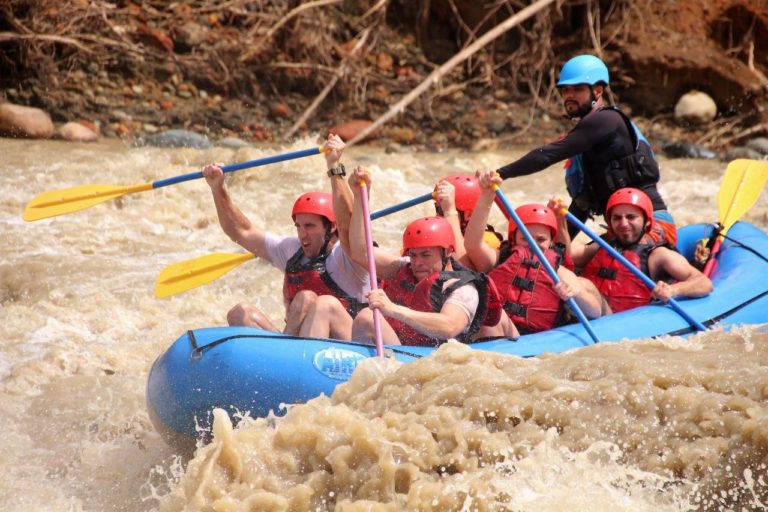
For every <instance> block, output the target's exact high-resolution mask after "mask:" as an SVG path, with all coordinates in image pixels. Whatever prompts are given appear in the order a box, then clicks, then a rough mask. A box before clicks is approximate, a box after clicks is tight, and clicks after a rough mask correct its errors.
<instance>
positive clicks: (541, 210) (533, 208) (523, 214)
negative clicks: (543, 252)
mask: <svg viewBox="0 0 768 512" xmlns="http://www.w3.org/2000/svg"><path fill="white" fill-rule="evenodd" d="M515 213H516V214H517V216H518V217H520V220H521V221H522V222H523V224H525V225H526V226H528V225H530V224H541V225H543V226H546V227H548V228H549V229H550V231H552V238H555V235H557V217H555V212H553V211H552V210H550V209H549V208H547V207H546V206H544V205H543V204H538V203H530V204H524V205H521V206H518V207H517V208H515ZM515 231H517V224H515V221H514V220H512V219H510V220H509V240H510V241H511V242H514V240H515Z"/></svg>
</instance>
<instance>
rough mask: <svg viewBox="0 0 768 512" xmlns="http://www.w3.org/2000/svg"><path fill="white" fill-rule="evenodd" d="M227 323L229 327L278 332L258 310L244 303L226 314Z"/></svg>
mask: <svg viewBox="0 0 768 512" xmlns="http://www.w3.org/2000/svg"><path fill="white" fill-rule="evenodd" d="M227 323H228V324H229V325H231V326H244V327H257V328H259V329H266V330H268V331H274V332H280V329H278V328H277V327H275V324H273V323H272V322H271V321H270V320H269V318H267V317H266V315H264V313H262V312H261V310H259V308H257V307H256V306H252V305H250V304H245V303H240V304H238V305H236V306H235V307H233V308H232V309H230V310H229V312H227Z"/></svg>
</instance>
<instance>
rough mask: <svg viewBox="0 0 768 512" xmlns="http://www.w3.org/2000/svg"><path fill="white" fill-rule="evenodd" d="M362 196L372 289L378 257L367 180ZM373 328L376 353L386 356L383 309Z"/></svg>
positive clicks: (375, 314)
mask: <svg viewBox="0 0 768 512" xmlns="http://www.w3.org/2000/svg"><path fill="white" fill-rule="evenodd" d="M360 198H361V200H362V203H363V226H364V227H365V243H366V249H367V251H368V277H369V279H370V282H371V290H375V289H376V288H377V287H378V279H377V277H376V259H375V258H374V255H373V235H372V234H371V215H370V213H369V209H368V188H367V187H366V186H365V182H362V183H361V184H360ZM373 330H374V333H375V336H376V354H377V355H378V356H379V357H384V341H383V340H382V337H381V311H379V310H378V309H374V310H373Z"/></svg>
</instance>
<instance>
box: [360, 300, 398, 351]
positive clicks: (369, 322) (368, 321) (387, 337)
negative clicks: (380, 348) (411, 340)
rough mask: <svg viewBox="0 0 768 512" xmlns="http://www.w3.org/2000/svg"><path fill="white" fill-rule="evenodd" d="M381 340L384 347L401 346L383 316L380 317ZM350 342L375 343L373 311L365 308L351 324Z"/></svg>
mask: <svg viewBox="0 0 768 512" xmlns="http://www.w3.org/2000/svg"><path fill="white" fill-rule="evenodd" d="M379 324H380V325H381V338H382V340H383V342H384V344H385V345H402V343H400V338H398V337H397V333H396V332H395V330H394V329H392V326H391V325H389V322H387V319H386V318H385V317H384V315H381V321H380V322H379ZM352 340H353V341H362V342H363V343H371V344H373V343H375V342H376V330H375V328H374V324H373V311H372V310H371V309H369V308H365V309H363V310H362V311H360V312H359V313H358V314H357V316H356V317H355V320H354V321H353V322H352Z"/></svg>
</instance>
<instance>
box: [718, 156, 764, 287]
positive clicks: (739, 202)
mask: <svg viewBox="0 0 768 512" xmlns="http://www.w3.org/2000/svg"><path fill="white" fill-rule="evenodd" d="M766 180H768V162H761V161H759V160H748V159H745V158H740V159H738V160H733V161H732V162H731V163H729V164H728V167H727V168H726V169H725V176H724V177H723V183H722V185H721V186H720V192H718V194H717V209H718V213H719V216H720V219H719V220H720V224H719V225H718V226H717V227H716V228H715V230H714V231H713V232H712V237H711V239H710V241H711V240H714V243H713V245H712V247H711V250H710V253H709V259H708V260H707V264H706V265H705V266H704V275H706V276H707V277H709V276H711V275H712V272H713V271H714V270H715V266H716V265H717V254H718V253H719V252H720V245H721V244H722V240H723V237H724V236H725V235H726V234H728V230H729V229H731V226H733V225H734V224H735V223H736V221H737V220H739V219H740V218H741V216H742V215H744V214H745V213H746V212H747V211H748V210H749V209H750V208H752V206H754V204H755V203H756V202H757V198H758V197H760V192H762V190H763V187H764V186H765V182H766Z"/></svg>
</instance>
